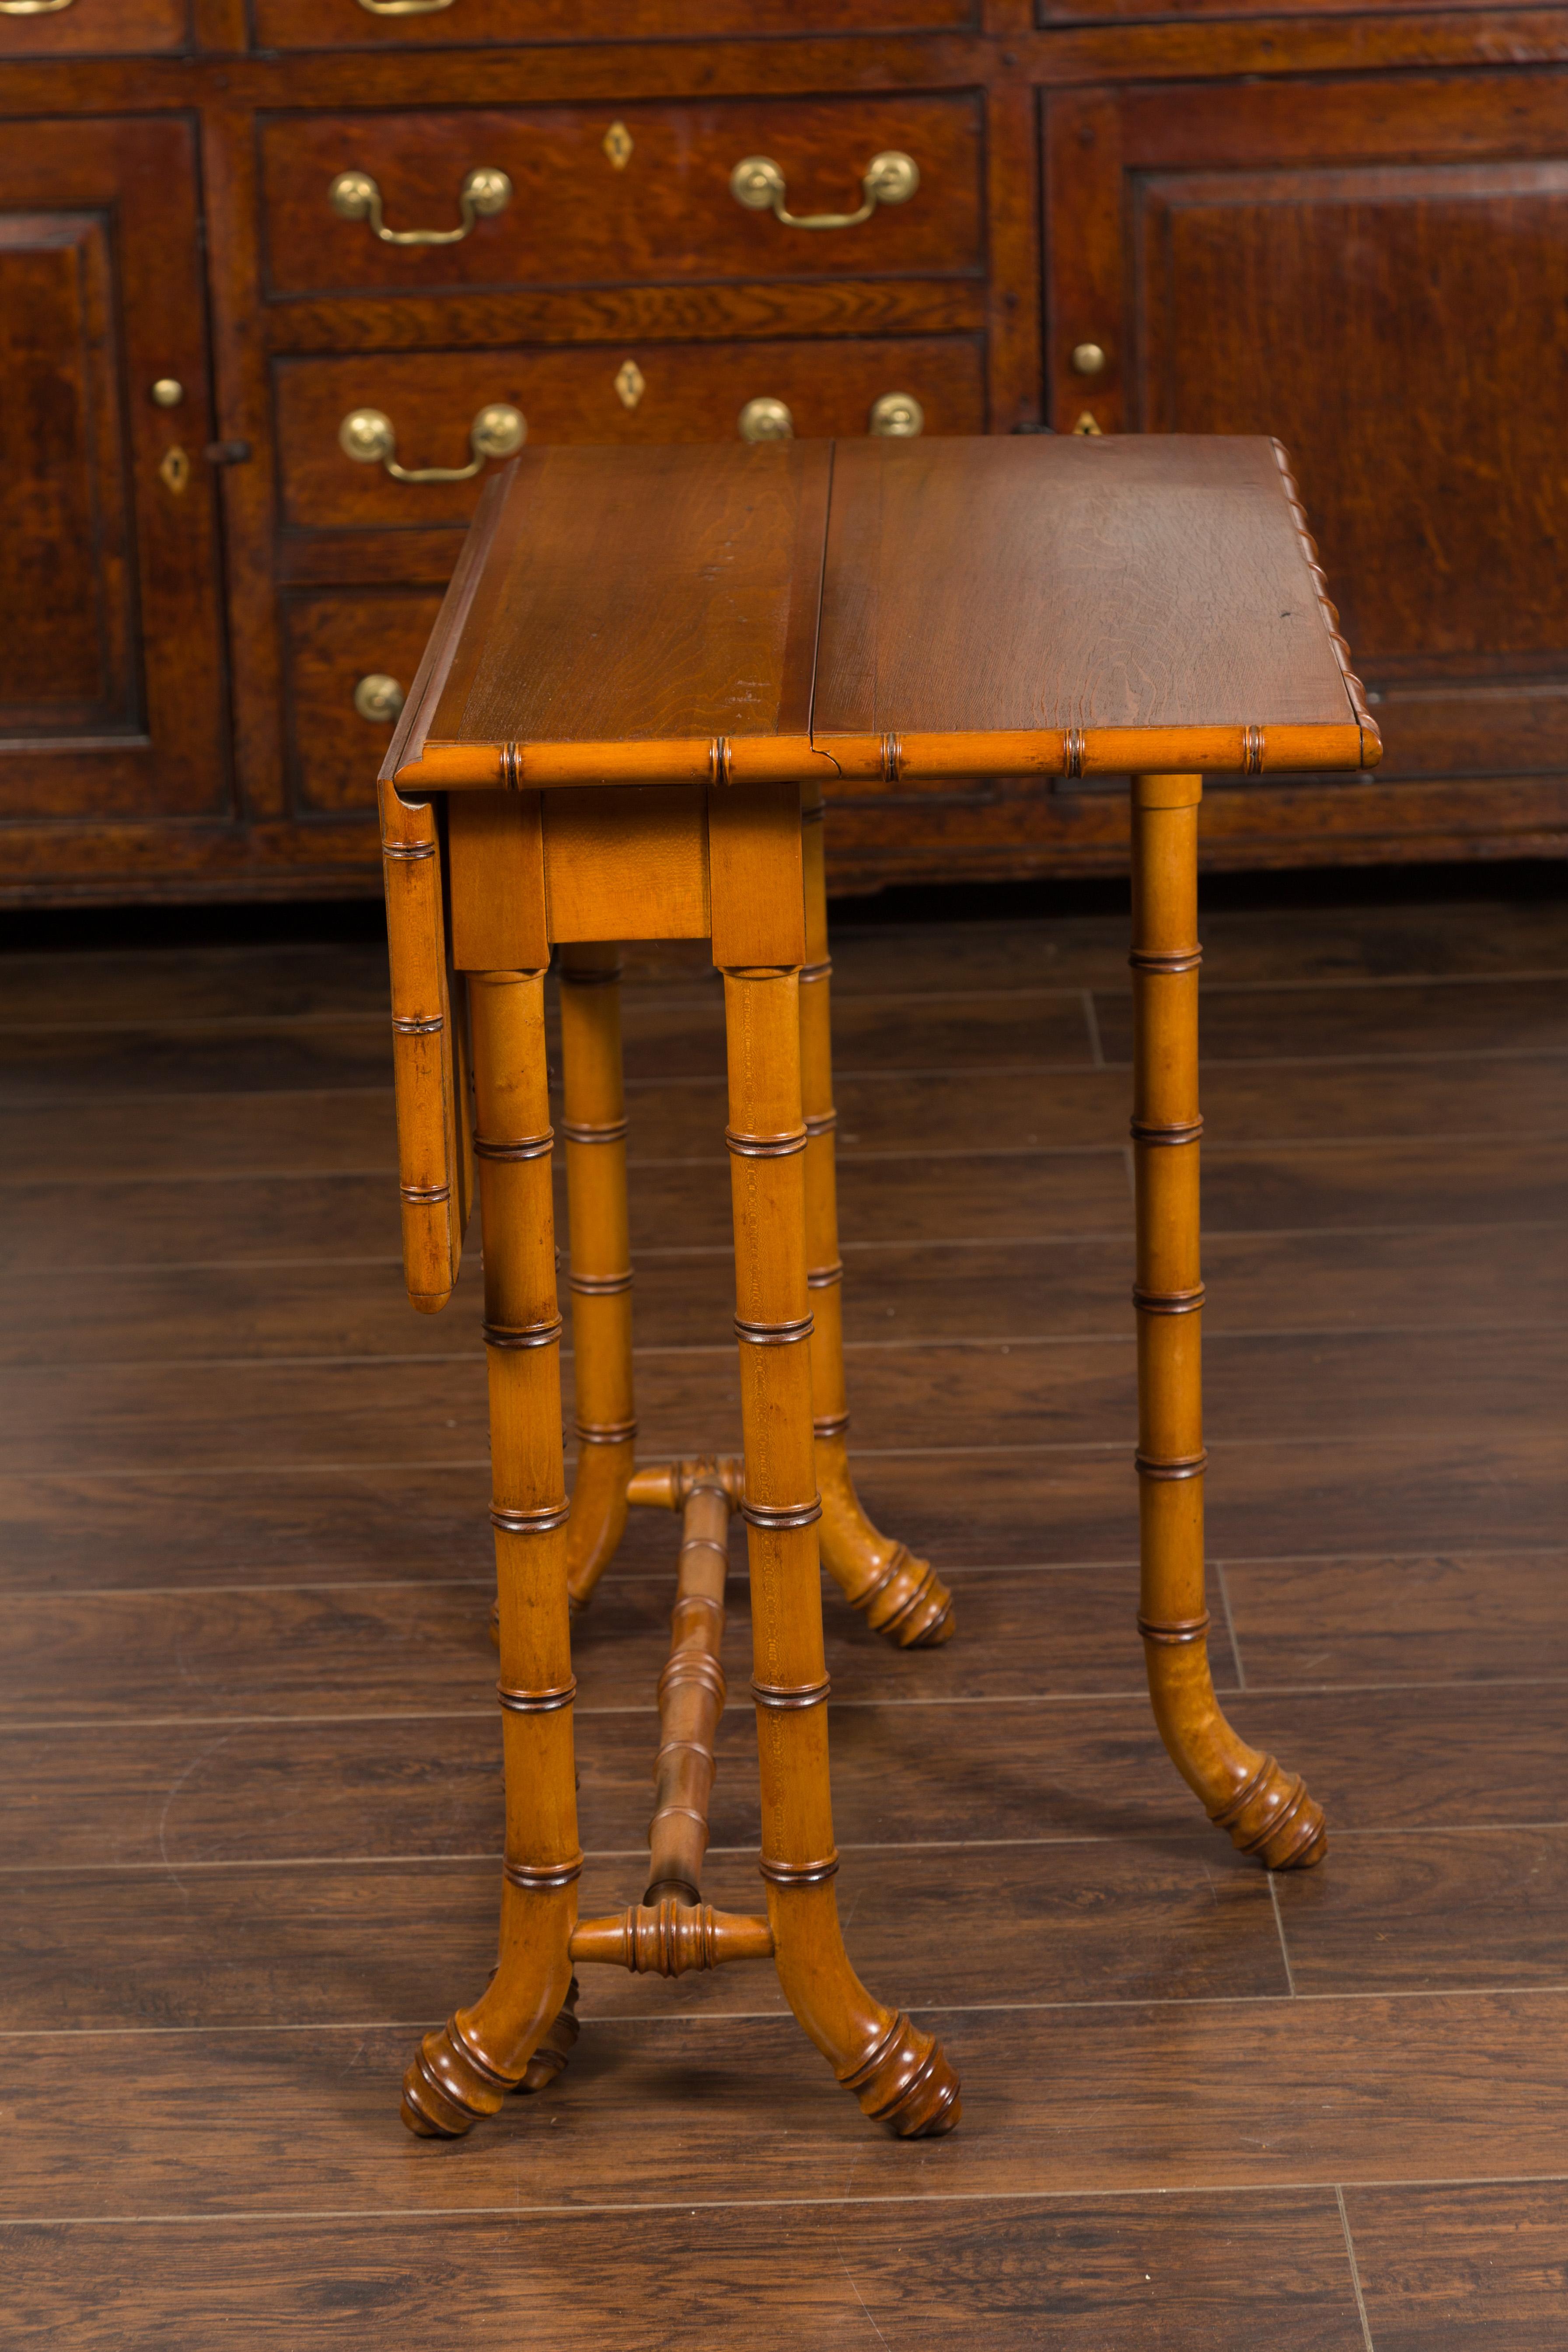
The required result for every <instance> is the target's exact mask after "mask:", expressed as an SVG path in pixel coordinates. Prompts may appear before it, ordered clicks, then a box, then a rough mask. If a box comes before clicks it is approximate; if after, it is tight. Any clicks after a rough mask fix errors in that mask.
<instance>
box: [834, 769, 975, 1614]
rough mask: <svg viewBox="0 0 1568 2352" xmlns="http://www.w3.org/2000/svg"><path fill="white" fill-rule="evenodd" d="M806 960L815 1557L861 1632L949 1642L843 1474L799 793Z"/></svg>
mask: <svg viewBox="0 0 1568 2352" xmlns="http://www.w3.org/2000/svg"><path fill="white" fill-rule="evenodd" d="M801 816H802V823H803V825H804V828H805V831H804V838H803V844H802V848H803V856H804V864H805V953H806V961H805V967H804V969H803V970H802V972H801V975H800V981H801V987H800V1053H801V1088H802V1097H803V1100H804V1103H805V1132H806V1147H805V1232H806V1265H807V1269H808V1270H807V1273H806V1281H807V1283H808V1284H809V1285H810V1287H811V1292H812V1307H813V1310H814V1320H815V1326H816V1328H815V1329H814V1331H813V1333H812V1340H811V1380H812V1391H813V1394H814V1396H815V1398H816V1477H817V1484H818V1486H820V1488H821V1491H822V1557H823V1559H824V1561H825V1562H826V1566H827V1569H828V1571H829V1573H830V1574H831V1575H832V1577H833V1579H834V1580H835V1582H836V1583H837V1586H838V1588H839V1590H840V1591H842V1593H843V1594H844V1597H845V1599H846V1600H847V1601H849V1602H850V1603H851V1605H852V1606H853V1607H854V1608H856V1609H858V1610H859V1611H860V1612H861V1613H862V1614H863V1615H864V1617H865V1619H866V1621H867V1622H868V1624H869V1625H870V1626H871V1627H872V1628H873V1630H874V1631H875V1632H877V1633H884V1634H886V1636H887V1638H888V1639H889V1642H894V1643H897V1644H898V1645H899V1647H900V1649H906V1650H907V1649H912V1648H914V1647H915V1646H916V1645H917V1644H919V1645H922V1646H930V1645H932V1644H934V1643H938V1642H946V1641H951V1639H952V1633H953V1614H952V1595H951V1593H950V1592H949V1591H948V1590H947V1587H946V1586H945V1585H944V1584H943V1583H942V1580H941V1578H940V1577H939V1576H938V1575H937V1573H936V1571H935V1570H934V1569H933V1568H932V1567H931V1564H930V1562H929V1561H928V1560H923V1559H916V1557H915V1556H914V1554H913V1553H912V1552H911V1551H910V1549H909V1547H908V1545H906V1544H901V1543H899V1542H897V1541H895V1539H894V1538H892V1537H890V1536H885V1535H883V1534H882V1533H881V1532H880V1530H879V1528H876V1527H874V1526H873V1525H872V1523H871V1521H870V1520H869V1519H868V1517H867V1516H866V1513H865V1511H864V1510H863V1509H862V1507H861V1504H860V1498H859V1496H858V1495H857V1493H856V1492H855V1481H854V1479H853V1477H852V1476H851V1475H850V1471H849V1448H848V1431H849V1412H848V1407H847V1401H846V1396H845V1385H844V1308H843V1285H844V1267H843V1265H842V1264H841V1262H840V1260H839V1255H838V1192H837V1176H836V1171H835V1166H834V1129H835V1128H836V1127H837V1123H838V1115H837V1111H836V1110H835V1109H834V1108H833V1034H832V1025H831V1014H830V1010H829V1003H828V983H829V976H830V974H831V972H832V970H833V967H832V965H831V963H830V962H829V961H828V959H827V884H826V874H825V870H824V865H823V854H822V794H821V792H820V790H819V788H818V787H817V786H816V784H806V785H805V786H804V787H803V788H802V802H801Z"/></svg>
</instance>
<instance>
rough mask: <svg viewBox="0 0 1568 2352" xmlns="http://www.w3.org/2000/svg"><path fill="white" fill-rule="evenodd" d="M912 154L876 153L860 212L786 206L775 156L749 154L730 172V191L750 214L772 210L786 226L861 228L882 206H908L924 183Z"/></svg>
mask: <svg viewBox="0 0 1568 2352" xmlns="http://www.w3.org/2000/svg"><path fill="white" fill-rule="evenodd" d="M920 184H921V175H920V169H919V166H918V165H917V163H915V159H914V157H913V156H912V155H904V154H900V152H899V150H898V149H897V148H896V147H893V148H889V150H888V152H886V153H885V154H882V155H873V156H872V158H871V161H870V163H868V165H867V167H866V170H865V172H864V173H862V175H861V180H860V193H861V195H862V197H863V199H864V201H863V202H862V204H861V206H860V209H859V211H858V213H792V212H789V211H787V210H786V209H785V205H784V173H782V172H781V171H780V170H779V167H778V165H777V164H776V163H774V162H773V157H772V156H771V155H747V156H746V157H744V158H743V159H742V162H741V163H737V164H736V166H735V168H734V170H733V171H732V172H731V174H730V194H731V195H732V196H733V197H734V199H735V202H736V203H737V204H738V205H744V206H745V208H746V210H747V211H748V212H749V213H772V215H773V218H774V219H775V220H778V221H783V223H784V226H785V228H858V226H859V225H860V223H861V222H862V221H867V220H869V219H870V217H871V215H872V214H873V213H874V212H875V211H876V209H877V206H878V205H907V204H908V203H909V200H910V197H911V196H912V195H913V194H914V193H915V190H916V189H917V188H918V187H919V186H920Z"/></svg>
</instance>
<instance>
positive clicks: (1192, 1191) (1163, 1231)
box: [1131, 776, 1328, 1870]
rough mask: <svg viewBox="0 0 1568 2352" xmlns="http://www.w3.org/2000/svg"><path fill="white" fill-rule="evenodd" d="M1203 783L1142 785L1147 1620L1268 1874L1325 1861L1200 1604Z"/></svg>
mask: <svg viewBox="0 0 1568 2352" xmlns="http://www.w3.org/2000/svg"><path fill="white" fill-rule="evenodd" d="M1202 791H1203V779H1202V777H1201V776H1135V777H1134V778H1133V780H1132V954H1131V964H1132V1003H1133V1028H1132V1066H1133V1082H1132V1083H1133V1115H1132V1141H1133V1158H1134V1163H1135V1168H1136V1178H1137V1216H1138V1276H1137V1285H1136V1287H1135V1289H1134V1291H1133V1294H1132V1295H1133V1299H1134V1302H1135V1304H1136V1306H1137V1309H1138V1473H1139V1522H1140V1549H1141V1552H1142V1601H1141V1604H1140V1612H1139V1618H1138V1625H1139V1631H1140V1632H1141V1633H1142V1636H1143V1648H1144V1656H1145V1661H1146V1664H1147V1666H1148V1671H1149V1694H1150V1696H1151V1698H1152V1701H1153V1706H1154V1719H1155V1721H1156V1723H1157V1724H1158V1725H1159V1727H1160V1737H1161V1738H1162V1739H1163V1741H1164V1743H1165V1747H1166V1750H1167V1752H1168V1753H1169V1755H1170V1758H1171V1760H1172V1762H1173V1764H1174V1765H1175V1767H1176V1769H1177V1771H1178V1772H1180V1774H1181V1775H1182V1778H1183V1779H1184V1780H1185V1781H1186V1783H1187V1785H1188V1786H1189V1788H1192V1789H1194V1790H1196V1791H1197V1794H1198V1795H1199V1797H1201V1798H1202V1800H1203V1802H1204V1805H1205V1808H1206V1810H1207V1811H1208V1814H1209V1817H1210V1819H1211V1820H1212V1821H1215V1822H1217V1823H1218V1824H1219V1826H1220V1827H1221V1828H1222V1829H1225V1830H1228V1831H1229V1832H1230V1835H1231V1838H1232V1840H1233V1842H1234V1843H1236V1844H1237V1846H1238V1847H1239V1848H1240V1849H1241V1851H1242V1853H1255V1854H1257V1855H1258V1858H1259V1860H1260V1861H1262V1862H1263V1863H1264V1864H1266V1865H1267V1866H1268V1868H1269V1869H1270V1870H1290V1869H1298V1870H1299V1869H1304V1868H1306V1867H1307V1866H1308V1865H1310V1864H1312V1863H1315V1862H1318V1861H1321V1858H1322V1856H1323V1854H1324V1853H1325V1852H1326V1851H1327V1847H1328V1839H1327V1833H1326V1832H1325V1830H1324V1827H1323V1815H1322V1809H1321V1806H1319V1805H1317V1804H1315V1803H1314V1802H1313V1801H1312V1799H1311V1798H1310V1796H1309V1795H1308V1793H1307V1790H1306V1786H1305V1784H1304V1782H1303V1781H1302V1780H1301V1779H1300V1775H1299V1774H1297V1773H1294V1772H1287V1771H1286V1770H1285V1769H1283V1768H1282V1767H1281V1766H1280V1765H1279V1764H1277V1763H1276V1762H1275V1760H1274V1759H1273V1757H1272V1756H1263V1755H1260V1754H1259V1753H1258V1750H1257V1749H1256V1748H1249V1747H1247V1743H1246V1742H1245V1741H1244V1740H1243V1739H1241V1738H1238V1736H1237V1733H1236V1732H1235V1731H1233V1730H1232V1728H1231V1727H1230V1725H1229V1724H1228V1723H1227V1722H1226V1718H1225V1717H1224V1716H1223V1715H1222V1714H1221V1712H1220V1708H1219V1703H1218V1701H1217V1700H1216V1698H1215V1691H1214V1683H1213V1680H1212V1678H1211V1676H1210V1673H1209V1662H1208V1642H1207V1634H1208V1622H1209V1620H1208V1611H1207V1609H1206V1607H1205V1600H1204V1465H1205V1454H1204V1442H1203V1371H1202V1360H1201V1348H1202V1338H1201V1327H1202V1322H1203V1311H1202V1310H1203V1298H1204V1290H1203V1279H1202V1275H1201V1272H1200V1265H1199V1247H1198V1238H1199V1234H1198V1139H1199V1137H1200V1136H1201V1134H1202V1132H1203V1120H1202V1119H1201V1118H1200V1117H1199V1116H1198V965H1199V962H1200V961H1201V950H1199V947H1198V942H1197V824H1198V803H1199V800H1200V797H1201V795H1202Z"/></svg>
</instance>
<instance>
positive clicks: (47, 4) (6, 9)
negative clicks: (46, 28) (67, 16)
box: [0, 0, 76, 16]
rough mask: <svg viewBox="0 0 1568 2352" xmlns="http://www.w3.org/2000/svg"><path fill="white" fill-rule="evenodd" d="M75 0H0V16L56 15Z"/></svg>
mask: <svg viewBox="0 0 1568 2352" xmlns="http://www.w3.org/2000/svg"><path fill="white" fill-rule="evenodd" d="M75 5H76V0H0V16H58V15H59V12H60V10H61V9H62V8H73V7H74V6H75Z"/></svg>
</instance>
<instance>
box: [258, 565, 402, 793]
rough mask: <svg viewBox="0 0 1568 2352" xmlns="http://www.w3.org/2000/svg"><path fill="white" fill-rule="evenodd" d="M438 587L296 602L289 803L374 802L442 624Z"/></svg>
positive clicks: (290, 626)
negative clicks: (400, 721)
mask: <svg viewBox="0 0 1568 2352" xmlns="http://www.w3.org/2000/svg"><path fill="white" fill-rule="evenodd" d="M440 609H441V598H440V593H439V592H438V591H437V590H434V589H429V590H426V591H424V592H406V593H401V594H400V593H397V592H395V591H393V592H391V593H386V594H381V593H375V594H366V593H364V592H363V591H361V592H360V593H356V594H327V595H309V596H295V597H290V598H289V601H288V602H287V603H286V604H285V605H284V607H283V646H284V657H285V664H286V670H287V680H288V697H289V783H290V798H291V800H292V802H293V805H294V810H295V814H297V815H300V816H342V815H344V814H348V813H350V812H352V811H353V810H355V809H363V810H364V811H365V812H366V814H369V812H370V811H371V810H373V809H374V806H375V776H376V771H377V769H378V768H379V767H380V765H381V763H382V761H383V760H384V757H385V755H386V747H387V745H388V743H389V742H390V741H391V740H392V730H393V727H394V724H395V720H396V718H397V713H398V711H399V710H400V709H402V707H403V697H404V696H405V695H406V693H407V692H408V689H409V688H410V687H411V686H412V685H413V683H414V673H415V671H416V669H417V668H418V667H419V661H420V656H422V655H423V653H424V651H425V641H426V638H427V637H428V636H429V635H430V632H431V630H432V629H433V628H434V627H435V625H436V615H437V613H438V612H439V611H440Z"/></svg>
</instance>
